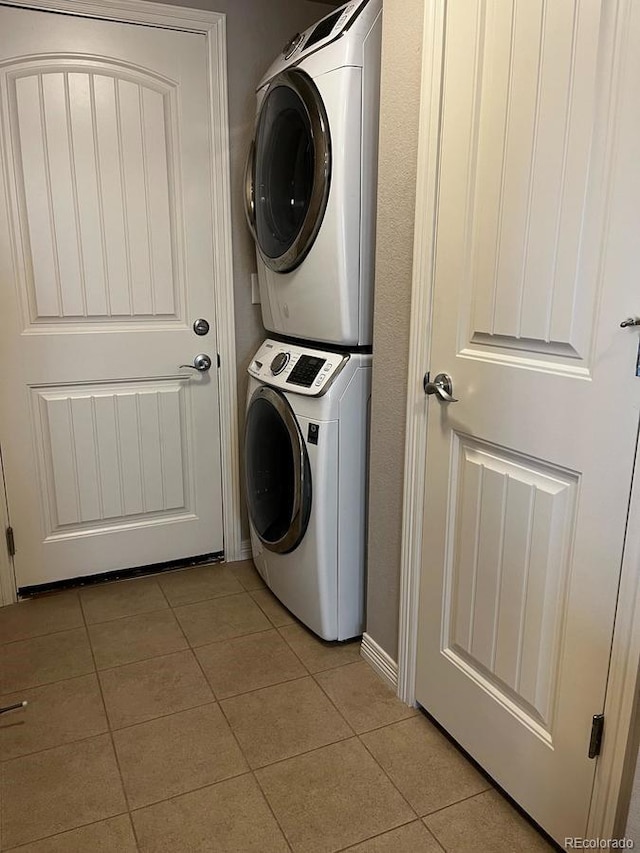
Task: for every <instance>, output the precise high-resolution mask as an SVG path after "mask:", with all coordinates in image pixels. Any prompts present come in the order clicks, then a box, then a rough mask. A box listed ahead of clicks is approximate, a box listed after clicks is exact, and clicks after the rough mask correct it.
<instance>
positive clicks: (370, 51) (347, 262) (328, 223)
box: [245, 0, 382, 347]
mask: <svg viewBox="0 0 640 853" xmlns="http://www.w3.org/2000/svg"><path fill="white" fill-rule="evenodd" d="M381 33H382V0H352V2H350V3H347V4H346V5H345V6H342V7H341V8H339V9H337V10H336V11H335V12H332V13H331V14H329V15H327V16H326V17H325V18H323V19H322V20H321V21H320V22H319V23H317V24H315V25H314V26H312V27H310V28H309V29H308V30H306V31H305V32H304V33H302V34H297V35H296V36H295V37H294V39H293V40H292V41H291V42H290V43H289V44H288V45H287V46H286V47H285V50H284V52H283V54H282V56H280V57H279V58H278V59H276V61H275V62H274V63H273V65H272V66H271V68H270V69H269V70H268V72H267V74H266V75H265V77H264V78H263V79H262V81H261V82H260V84H259V86H258V114H257V120H256V127H255V136H254V140H253V144H252V146H251V149H250V153H249V158H248V161H247V170H246V181H245V185H246V211H247V219H248V222H249V226H250V228H251V231H252V233H253V236H254V239H255V242H256V247H257V258H258V261H257V263H258V279H259V284H260V299H261V305H262V318H263V323H264V326H265V328H266V329H267V330H269V331H271V332H275V333H278V334H281V335H286V336H292V337H295V338H302V339H305V340H310V341H317V342H322V343H326V344H329V345H331V344H336V345H340V346H351V347H356V346H368V345H370V344H371V342H372V326H373V280H374V251H375V207H376V181H377V160H378V115H379V85H380V43H381Z"/></svg>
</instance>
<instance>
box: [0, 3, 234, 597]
mask: <svg viewBox="0 0 640 853" xmlns="http://www.w3.org/2000/svg"><path fill="white" fill-rule="evenodd" d="M207 61H208V56H207V49H206V43H205V37H204V36H203V35H199V34H195V33H185V32H176V31H171V30H164V29H160V28H152V27H145V26H137V25H132V24H124V23H115V22H109V21H97V20H91V19H89V18H79V17H74V16H72V15H66V14H53V13H49V12H41V11H27V10H24V9H15V8H7V7H2V6H0V104H1V109H2V140H1V155H0V156H1V161H2V162H1V166H2V170H1V175H0V199H1V200H2V201H1V203H0V241H1V242H0V265H1V266H0V353H1V362H0V389H1V395H2V396H1V401H2V402H1V409H0V438H1V441H2V453H3V461H4V470H5V477H6V487H7V496H8V504H9V512H10V517H11V524H12V526H13V528H14V532H15V540H16V555H15V568H16V576H17V584H18V587H28V586H33V585H38V584H43V583H49V582H52V581H57V580H61V579H64V578H73V577H77V576H81V575H89V574H95V573H101V572H107V571H109V570H114V569H121V568H124V567H132V566H140V565H148V564H152V563H157V562H163V561H167V560H172V559H176V558H182V557H188V556H194V555H199V554H205V553H211V552H218V551H222V549H223V542H222V495H221V473H220V427H219V414H218V376H217V356H216V340H215V317H214V316H213V305H214V297H213V234H214V223H213V216H212V201H211V164H212V158H211V139H210V134H209V114H210V99H209V94H208V75H207ZM197 318H205V319H206V320H207V321H208V322H209V324H210V331H209V333H208V334H207V335H206V336H203V337H198V336H196V335H195V333H194V331H193V329H192V324H193V322H194V320H196V319H197ZM199 353H205V354H207V355H209V356H210V358H211V361H212V367H211V369H210V370H209V371H205V372H198V371H196V370H191V369H189V368H185V367H182V368H181V367H180V366H179V365H182V364H189V363H192V362H193V359H194V357H195V356H196V355H197V354H199Z"/></svg>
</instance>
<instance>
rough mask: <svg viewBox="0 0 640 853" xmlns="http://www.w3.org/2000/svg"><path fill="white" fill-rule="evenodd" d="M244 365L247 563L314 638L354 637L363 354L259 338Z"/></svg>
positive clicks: (360, 544)
mask: <svg viewBox="0 0 640 853" xmlns="http://www.w3.org/2000/svg"><path fill="white" fill-rule="evenodd" d="M248 371H249V375H250V379H249V389H248V395H247V413H246V426H245V440H244V468H245V494H246V499H247V507H248V510H249V519H250V524H251V544H252V552H253V558H254V562H255V565H256V568H257V569H258V571H259V573H260V575H261V576H262V578H263V579H264V581H265V583H266V584H267V586H268V587H269V588H270V589H271V590H272V591H273V593H274V594H275V595H276V596H277V597H278V598H279V599H280V601H281V602H282V603H283V604H284V605H285V606H286V607H287V608H288V609H289V610H290V611H291V612H292V613H293V614H294V615H295V616H297V617H298V619H300V621H301V622H303V623H304V624H305V625H307V626H308V627H309V628H311V630H312V631H314V632H315V633H316V634H318V636H320V637H322V638H323V639H325V640H346V639H348V638H350V637H355V636H358V635H359V634H361V633H362V631H363V629H364V596H365V580H364V579H365V540H366V509H367V500H366V494H367V488H366V487H367V451H368V422H369V400H370V395H371V356H370V355H365V354H362V353H347V352H335V351H327V350H319V349H315V348H310V347H309V346H308V345H305V346H299V345H296V344H291V343H286V344H285V343H282V342H278V341H274V340H266V341H265V342H264V343H263V344H262V346H261V347H260V349H259V350H258V352H257V353H256V355H255V356H254V358H253V359H252V361H251V364H250V365H249V368H248Z"/></svg>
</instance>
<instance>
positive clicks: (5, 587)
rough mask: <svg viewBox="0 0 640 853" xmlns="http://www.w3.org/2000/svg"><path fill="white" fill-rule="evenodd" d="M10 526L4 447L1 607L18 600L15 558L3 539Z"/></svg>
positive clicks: (0, 495) (0, 490)
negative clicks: (4, 532) (5, 482)
mask: <svg viewBox="0 0 640 853" xmlns="http://www.w3.org/2000/svg"><path fill="white" fill-rule="evenodd" d="M8 526H9V512H8V508H7V498H6V491H5V487H4V471H3V469H2V448H0V607H2V606H4V605H5V604H13V603H14V601H17V598H18V596H17V595H16V579H15V574H14V571H13V560H12V559H11V557H10V556H9V551H8V550H7V548H6V546H5V543H4V541H3V539H2V536H3V531H5V530H6V529H7V527H8Z"/></svg>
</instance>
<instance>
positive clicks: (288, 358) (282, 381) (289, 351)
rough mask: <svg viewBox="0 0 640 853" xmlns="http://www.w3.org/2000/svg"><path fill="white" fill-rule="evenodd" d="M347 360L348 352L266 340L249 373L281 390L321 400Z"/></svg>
mask: <svg viewBox="0 0 640 853" xmlns="http://www.w3.org/2000/svg"><path fill="white" fill-rule="evenodd" d="M348 360H349V355H348V353H337V352H327V351H325V350H316V349H310V348H309V347H301V346H297V345H296V344H285V343H282V342H281V341H272V340H266V341H265V342H264V343H263V344H262V346H261V347H260V349H259V350H258V352H257V353H256V354H255V355H254V357H253V358H252V359H251V363H250V364H249V367H248V368H247V370H248V372H249V374H250V375H251V376H253V377H255V378H256V379H259V380H260V381H261V382H264V383H265V384H266V385H272V386H273V387H274V388H280V389H281V390H282V391H292V392H294V393H295V394H306V395H307V396H309V397H320V396H321V395H322V394H324V393H325V391H326V390H327V389H328V388H329V386H330V385H331V383H332V382H333V380H334V379H335V377H336V376H337V375H338V374H339V373H340V371H341V370H342V368H343V367H344V365H345V364H346V363H347V361H348Z"/></svg>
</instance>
